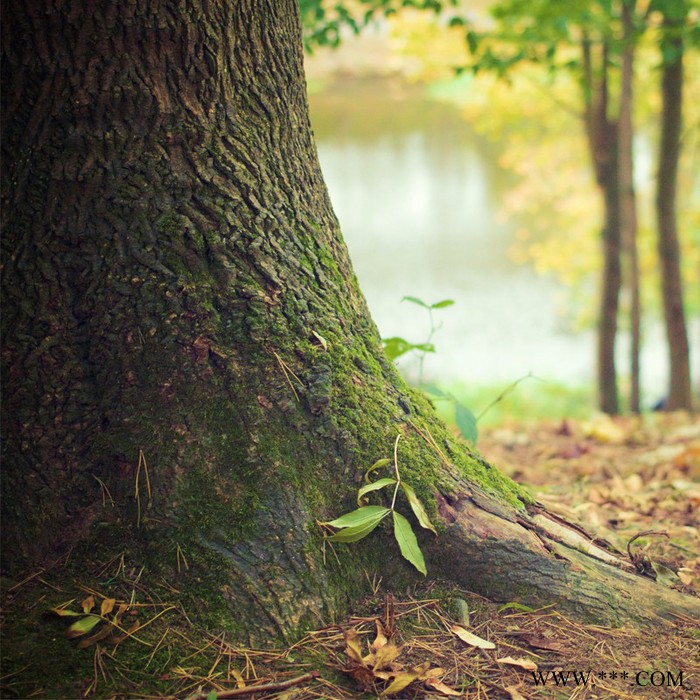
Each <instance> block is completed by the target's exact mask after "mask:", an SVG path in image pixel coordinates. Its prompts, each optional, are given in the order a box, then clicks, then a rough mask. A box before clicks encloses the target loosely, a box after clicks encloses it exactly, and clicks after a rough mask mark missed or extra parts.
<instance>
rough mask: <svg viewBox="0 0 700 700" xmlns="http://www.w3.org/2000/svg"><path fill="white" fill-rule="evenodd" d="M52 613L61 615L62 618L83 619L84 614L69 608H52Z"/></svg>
mask: <svg viewBox="0 0 700 700" xmlns="http://www.w3.org/2000/svg"><path fill="white" fill-rule="evenodd" d="M51 612H53V613H56V615H60V616H61V617H81V616H82V615H83V613H81V612H75V611H74V610H68V608H51Z"/></svg>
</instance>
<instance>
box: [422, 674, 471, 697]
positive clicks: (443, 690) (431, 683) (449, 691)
mask: <svg viewBox="0 0 700 700" xmlns="http://www.w3.org/2000/svg"><path fill="white" fill-rule="evenodd" d="M425 684H426V685H427V686H428V687H429V688H430V689H431V690H434V691H435V692H437V693H440V695H451V696H454V697H456V698H457V697H461V696H462V693H460V692H459V690H455V689H454V688H450V686H449V685H445V684H444V683H443V682H442V681H440V680H438V679H437V678H428V679H427V680H426V681H425Z"/></svg>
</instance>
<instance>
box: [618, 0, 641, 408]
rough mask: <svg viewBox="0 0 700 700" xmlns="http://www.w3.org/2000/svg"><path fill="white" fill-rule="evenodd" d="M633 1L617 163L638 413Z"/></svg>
mask: <svg viewBox="0 0 700 700" xmlns="http://www.w3.org/2000/svg"><path fill="white" fill-rule="evenodd" d="M635 5H636V2H635V0H624V1H623V3H622V31H623V37H622V41H623V48H622V67H621V70H620V115H619V124H620V126H619V163H618V179H619V182H620V221H621V229H622V241H623V244H624V250H625V253H626V258H627V286H628V289H629V297H630V301H629V307H630V308H629V317H630V339H631V343H630V365H629V369H630V399H629V408H630V411H632V412H633V413H639V412H640V410H641V387H640V356H641V319H642V309H641V299H640V290H639V281H640V280H639V255H638V251H637V201H636V196H635V191H634V125H633V119H632V106H633V104H634V86H633V81H634V45H635V41H636V39H635V29H634V13H635Z"/></svg>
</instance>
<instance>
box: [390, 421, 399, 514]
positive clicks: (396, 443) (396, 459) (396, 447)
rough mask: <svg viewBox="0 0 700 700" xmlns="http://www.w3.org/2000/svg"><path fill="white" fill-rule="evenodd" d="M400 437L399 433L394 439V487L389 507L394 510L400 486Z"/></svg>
mask: <svg viewBox="0 0 700 700" xmlns="http://www.w3.org/2000/svg"><path fill="white" fill-rule="evenodd" d="M400 439H401V433H399V434H398V435H397V436H396V440H395V441H394V474H396V487H395V488H394V497H393V498H392V499H391V508H390V510H392V511H393V510H394V506H395V505H396V495H397V494H398V492H399V486H401V475H400V474H399V440H400Z"/></svg>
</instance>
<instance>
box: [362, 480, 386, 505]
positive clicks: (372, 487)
mask: <svg viewBox="0 0 700 700" xmlns="http://www.w3.org/2000/svg"><path fill="white" fill-rule="evenodd" d="M395 483H396V479H389V478H386V479H379V481H373V482H372V483H371V484H365V485H364V486H363V487H362V488H361V489H360V490H359V491H358V492H357V502H358V504H359V503H360V499H361V498H362V497H363V496H364V495H365V494H366V493H369V492H370V491H379V489H383V488H384V487H385V486H391V485H392V484H395Z"/></svg>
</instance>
